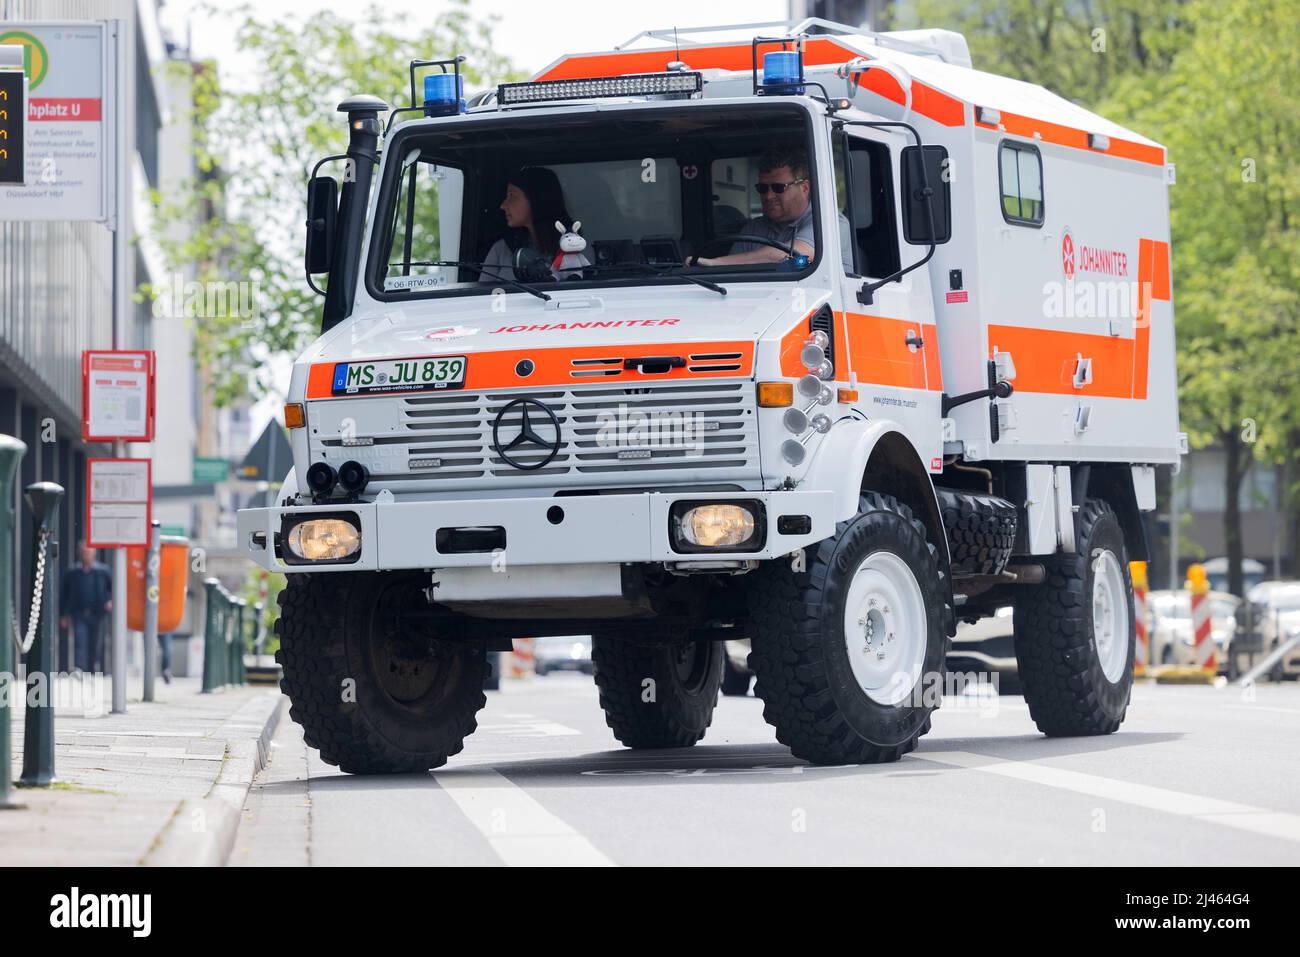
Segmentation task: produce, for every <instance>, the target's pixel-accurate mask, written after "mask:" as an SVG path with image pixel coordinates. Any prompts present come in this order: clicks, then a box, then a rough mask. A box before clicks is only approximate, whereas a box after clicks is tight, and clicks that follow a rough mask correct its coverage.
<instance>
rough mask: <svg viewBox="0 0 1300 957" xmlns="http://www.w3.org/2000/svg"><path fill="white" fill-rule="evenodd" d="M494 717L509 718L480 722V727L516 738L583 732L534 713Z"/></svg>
mask: <svg viewBox="0 0 1300 957" xmlns="http://www.w3.org/2000/svg"><path fill="white" fill-rule="evenodd" d="M493 717H497V718H507V719H509V720H508V721H506V722H505V723H502V724H482V723H480V724H479V726H478V729H479V730H480V731H486V732H488V733H489V734H508V735H510V736H511V737H515V738H554V737H568V736H570V735H575V734H582V732H581V731H579V730H577V729H576V728H570V727H568V726H567V725H563V724H557V723H556V722H554V721H547V720H546V719H545V718H539V717H537V716H536V715H533V714H521V713H510V714H499V715H494V716H493Z"/></svg>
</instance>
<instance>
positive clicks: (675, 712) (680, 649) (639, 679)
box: [591, 635, 725, 748]
mask: <svg viewBox="0 0 1300 957" xmlns="http://www.w3.org/2000/svg"><path fill="white" fill-rule="evenodd" d="M724 657H725V652H724V651H723V648H722V642H720V641H679V642H672V643H666V644H657V645H641V644H635V643H633V642H631V641H623V640H620V639H618V638H612V637H609V636H604V635H594V636H593V637H592V639H591V661H592V666H593V673H594V674H595V680H596V688H597V689H598V690H599V692H600V706H601V708H602V709H603V710H604V712H605V723H606V724H608V725H609V727H610V729H611V730H612V731H613V732H614V737H616V738H618V740H619V741H621V742H622V743H623V744H624V745H626V746H627V747H629V748H688V747H690V746H691V745H693V744H695V743H696V742H697V741H699V740H700V739H701V738H703V737H704V732H705V730H706V729H707V728H708V727H709V725H710V724H712V722H713V709H714V707H715V706H716V705H717V703H718V686H719V685H720V684H721V683H722V659H723V658H724Z"/></svg>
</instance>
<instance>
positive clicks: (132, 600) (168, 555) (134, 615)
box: [126, 535, 190, 635]
mask: <svg viewBox="0 0 1300 957" xmlns="http://www.w3.org/2000/svg"><path fill="white" fill-rule="evenodd" d="M161 541H162V547H161V549H160V550H159V557H160V565H159V567H158V634H160V635H165V634H167V633H168V632H169V631H175V630H176V628H177V626H179V625H180V623H181V618H182V616H184V614H185V580H186V577H187V575H188V573H189V564H190V561H189V560H190V540H189V539H188V538H180V537H178V536H175V535H164V536H162V539H161ZM147 554H148V549H146V548H145V547H144V546H143V545H134V546H132V547H130V548H128V549H127V550H126V565H127V571H126V574H127V579H126V582H127V589H126V627H127V628H129V629H131V630H132V631H144V582H145V574H144V563H145V557H146V555H147Z"/></svg>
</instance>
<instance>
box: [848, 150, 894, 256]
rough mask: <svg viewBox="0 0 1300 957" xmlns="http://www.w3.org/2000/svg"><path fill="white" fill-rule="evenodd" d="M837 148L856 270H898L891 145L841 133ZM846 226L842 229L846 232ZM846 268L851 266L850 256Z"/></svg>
mask: <svg viewBox="0 0 1300 957" xmlns="http://www.w3.org/2000/svg"><path fill="white" fill-rule="evenodd" d="M838 147H839V148H837V149H836V151H835V152H836V160H835V161H836V177H835V178H836V185H837V187H838V185H839V180H840V177H841V175H842V176H843V180H844V194H843V196H842V198H843V200H844V203H845V205H844V210H845V214H846V216H847V218H848V233H849V236H848V239H849V243H848V245H849V247H850V249H851V250H852V254H853V266H854V268H853V272H854V273H855V274H856V275H859V276H870V277H873V278H877V279H878V278H880V277H882V276H888V275H891V274H892V273H894V272H897V271H898V268H899V265H898V264H899V259H898V227H897V225H896V224H895V220H894V186H893V176H892V175H891V171H890V164H889V147H887V146H886V145H885V144H884V143H877V142H874V141H872V140H864V139H859V138H858V137H856V136H849V135H847V134H843V133H841V134H840V142H839V144H838ZM843 232H844V230H843V229H842V230H841V233H843ZM845 258H846V262H845V268H846V270H847V269H848V262H847V258H848V257H847V256H846V257H845Z"/></svg>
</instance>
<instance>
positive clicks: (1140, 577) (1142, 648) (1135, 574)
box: [1128, 562, 1152, 678]
mask: <svg viewBox="0 0 1300 957" xmlns="http://www.w3.org/2000/svg"><path fill="white" fill-rule="evenodd" d="M1128 568H1129V574H1130V575H1131V576H1132V578H1133V627H1134V631H1136V632H1137V644H1136V646H1135V647H1134V652H1133V676H1134V677H1135V678H1141V677H1144V676H1145V675H1146V673H1147V669H1148V668H1149V667H1150V666H1151V664H1152V661H1151V638H1150V620H1151V619H1150V610H1149V609H1148V608H1147V563H1146V562H1129V563H1128Z"/></svg>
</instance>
